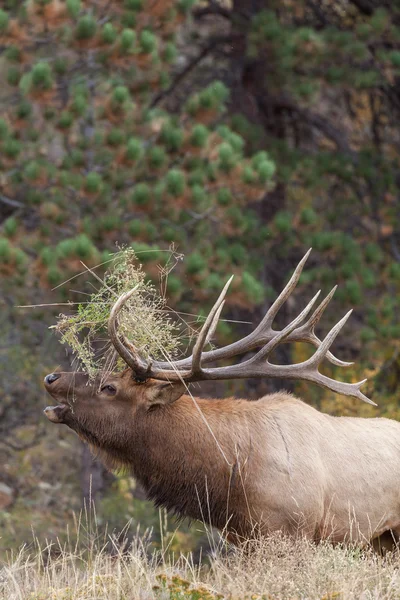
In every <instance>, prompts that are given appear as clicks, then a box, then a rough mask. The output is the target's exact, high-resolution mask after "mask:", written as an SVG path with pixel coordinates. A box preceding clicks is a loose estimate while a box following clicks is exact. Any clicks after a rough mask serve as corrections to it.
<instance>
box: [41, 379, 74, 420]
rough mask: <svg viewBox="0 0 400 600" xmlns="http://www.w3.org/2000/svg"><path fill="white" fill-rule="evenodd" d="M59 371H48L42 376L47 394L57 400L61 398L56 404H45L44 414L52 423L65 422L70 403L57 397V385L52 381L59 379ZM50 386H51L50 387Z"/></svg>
mask: <svg viewBox="0 0 400 600" xmlns="http://www.w3.org/2000/svg"><path fill="white" fill-rule="evenodd" d="M60 377H61V373H50V374H49V375H46V377H45V378H44V386H45V388H46V390H47V391H48V392H49V394H50V395H51V396H52V397H53V398H54V399H55V400H57V401H59V400H61V402H60V404H58V405H57V406H47V407H46V408H45V409H44V414H45V415H46V417H47V418H48V419H49V421H51V422H52V423H65V420H64V417H65V415H66V413H67V412H69V411H70V410H71V408H70V405H69V404H68V402H66V401H65V400H64V399H63V398H57V389H56V388H57V386H54V382H55V381H57V380H58V379H60ZM51 386H53V387H52V388H51Z"/></svg>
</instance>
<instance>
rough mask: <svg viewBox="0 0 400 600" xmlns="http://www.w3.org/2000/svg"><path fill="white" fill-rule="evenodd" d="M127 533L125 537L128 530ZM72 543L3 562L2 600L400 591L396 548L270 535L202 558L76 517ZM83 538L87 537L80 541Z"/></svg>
mask: <svg viewBox="0 0 400 600" xmlns="http://www.w3.org/2000/svg"><path fill="white" fill-rule="evenodd" d="M125 539H128V538H127V537H126V538H125ZM74 540H75V541H74V542H72V541H69V542H67V543H66V544H64V545H61V544H60V543H58V544H57V543H47V544H44V545H42V544H40V543H39V541H38V540H37V539H35V540H34V542H33V543H32V545H31V546H26V547H24V548H22V549H20V550H19V551H18V552H17V553H15V554H13V555H11V556H10V557H9V560H8V561H7V563H5V564H2V565H0V598H1V599H4V600H28V599H29V600H200V599H202V600H216V599H217V598H218V599H222V598H230V599H238V600H239V599H241V600H242V599H245V598H247V599H249V600H250V599H253V600H254V599H259V598H265V599H266V600H267V599H268V600H275V599H276V600H278V599H291V600H294V599H307V600H314V599H315V600H317V599H318V600H322V599H324V600H328V599H333V598H337V599H339V598H340V599H344V600H347V599H354V600H373V599H374V600H378V599H379V600H389V599H398V598H400V569H399V567H400V562H399V559H400V553H399V552H398V551H396V552H393V553H389V554H387V555H386V556H385V557H381V556H378V555H377V554H376V553H374V552H373V551H372V550H368V549H367V550H365V549H360V548H357V547H338V546H336V547H333V546H332V545H331V544H329V543H322V544H319V545H318V546H316V545H314V544H312V543H311V542H308V541H306V540H303V539H298V540H293V539H287V538H284V537H282V536H280V535H274V536H271V537H270V538H269V539H264V540H260V541H256V542H254V543H252V545H251V549H249V548H241V549H237V548H227V547H226V546H225V545H224V543H223V542H222V541H221V542H213V544H214V545H213V555H212V556H211V557H204V559H203V560H202V561H201V563H200V565H199V564H195V563H194V561H193V558H192V557H191V556H190V555H189V556H184V555H181V556H177V557H173V556H172V557H171V554H170V553H169V552H168V548H164V547H163V548H162V549H161V550H158V551H150V545H149V537H148V536H146V535H145V536H144V537H140V536H138V535H137V536H136V535H135V536H133V538H132V537H131V538H130V543H129V544H130V545H129V547H127V546H126V544H124V543H121V536H118V538H116V537H114V536H113V535H106V536H103V537H102V538H100V537H99V536H98V535H97V533H96V527H95V526H94V527H93V526H92V523H89V527H87V526H86V525H83V524H82V522H81V521H80V522H79V523H78V536H77V537H75V538H74ZM83 541H84V544H83V543H82V542H83Z"/></svg>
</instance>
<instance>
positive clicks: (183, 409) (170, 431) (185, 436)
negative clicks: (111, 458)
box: [126, 396, 254, 531]
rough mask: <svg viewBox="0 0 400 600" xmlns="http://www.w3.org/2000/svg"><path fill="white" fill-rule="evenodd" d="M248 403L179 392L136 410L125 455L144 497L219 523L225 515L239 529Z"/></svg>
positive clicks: (243, 508) (248, 441)
mask: <svg viewBox="0 0 400 600" xmlns="http://www.w3.org/2000/svg"><path fill="white" fill-rule="evenodd" d="M195 403H197V407H198V408H197V407H196V404H195ZM239 404H240V406H239ZM251 404H252V403H250V402H247V401H245V400H237V399H236V400H232V399H224V400H207V399H198V398H196V399H194V400H193V398H191V397H190V396H182V397H181V398H180V399H179V400H177V401H176V402H174V403H173V404H171V405H168V406H160V407H158V408H156V409H154V410H152V411H145V410H144V409H143V410H141V411H139V412H138V413H136V416H135V423H134V432H133V436H132V443H133V447H131V448H130V451H129V456H127V457H126V458H127V463H128V464H129V467H130V469H131V470H132V472H133V474H134V476H135V477H136V478H137V479H138V480H139V481H140V483H141V484H142V485H143V487H144V489H145V490H146V492H147V494H148V496H149V498H150V499H152V500H154V501H155V503H156V504H157V505H158V506H163V507H165V508H166V509H168V510H169V511H173V512H174V513H175V514H177V515H180V516H183V515H185V516H189V517H191V518H194V519H200V520H203V521H205V522H208V523H210V524H212V525H213V526H216V527H219V528H223V527H225V526H226V524H227V522H228V521H229V527H230V528H233V529H235V530H236V531H239V530H241V529H243V523H242V521H244V520H246V519H247V516H246V515H247V514H248V509H247V502H246V489H245V488H246V478H247V473H248V470H249V467H250V465H251V458H252V456H251V455H252V447H251V445H252V436H251V430H252V429H253V426H254V424H253V423H252V422H251V421H252V415H253V412H252V411H251V410H248V409H249V408H250V406H251ZM246 409H247V410H246ZM200 411H201V413H200Z"/></svg>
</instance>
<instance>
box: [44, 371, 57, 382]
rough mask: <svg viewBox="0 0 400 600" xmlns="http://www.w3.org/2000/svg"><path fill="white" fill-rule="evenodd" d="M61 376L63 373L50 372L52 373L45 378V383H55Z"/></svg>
mask: <svg viewBox="0 0 400 600" xmlns="http://www.w3.org/2000/svg"><path fill="white" fill-rule="evenodd" d="M60 377H61V373H50V375H46V377H45V378H44V381H45V383H53V382H54V381H56V380H57V379H59V378H60Z"/></svg>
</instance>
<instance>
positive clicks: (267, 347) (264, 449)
mask: <svg viewBox="0 0 400 600" xmlns="http://www.w3.org/2000/svg"><path fill="white" fill-rule="evenodd" d="M307 256H308V254H307V255H306V256H305V257H304V259H303V260H302V261H301V262H300V264H299V266H298V267H297V269H296V271H295V273H294V274H293V276H292V279H291V280H290V282H289V283H288V285H287V286H286V288H285V289H284V291H283V292H282V294H281V295H280V296H279V298H278V299H277V300H276V301H275V302H274V304H273V305H272V306H271V308H270V309H269V311H268V313H267V315H266V316H265V317H264V319H263V321H262V322H261V323H260V325H259V326H258V327H257V328H256V330H255V331H254V332H253V333H252V334H250V335H249V336H247V337H246V338H244V339H243V340H240V341H239V342H235V343H233V344H231V345H229V346H226V347H223V348H219V349H216V350H212V351H209V352H204V351H203V348H204V345H205V344H206V342H207V341H208V339H209V337H210V335H211V333H212V332H213V331H214V330H215V327H216V324H217V321H218V318H219V315H220V312H221V309H222V305H223V301H224V297H225V294H226V288H225V289H224V291H223V292H222V294H221V296H220V298H219V299H218V301H217V302H216V304H215V305H214V307H213V309H212V310H211V312H210V315H209V317H208V318H207V320H206V322H205V324H204V326H203V328H202V331H201V332H200V334H199V338H198V340H197V342H196V344H195V347H194V349H193V354H192V356H191V357H190V358H187V359H183V360H181V361H175V362H174V363H170V362H167V363H163V362H152V363H147V362H146V361H144V360H143V359H142V358H141V357H140V356H139V355H138V353H137V352H136V350H135V349H134V347H133V346H132V344H130V343H129V342H128V341H127V340H126V339H125V338H124V337H123V336H122V335H121V334H119V333H118V331H117V317H118V313H119V311H120V310H122V309H123V306H124V304H125V302H126V300H127V298H128V297H129V293H128V294H125V295H124V296H122V297H121V298H119V300H118V301H117V302H116V304H115V306H114V308H113V310H112V311H111V314H110V320H109V333H110V338H111V341H112V342H113V344H114V346H115V348H116V350H117V352H118V353H119V354H120V355H121V356H122V357H123V358H124V360H125V361H126V363H127V365H128V368H127V369H126V370H125V371H124V372H122V373H114V374H108V375H104V374H102V375H99V378H98V380H95V381H89V380H88V377H87V376H86V375H85V374H83V373H79V372H75V373H52V374H50V375H47V377H46V378H45V387H46V389H47V390H48V392H49V393H50V394H51V396H52V397H53V398H54V399H55V400H56V402H58V403H59V404H58V405H57V406H55V407H48V408H47V409H46V411H45V412H46V415H47V417H48V418H49V420H50V421H53V422H55V423H64V424H66V425H67V426H69V427H70V428H71V429H73V430H74V431H76V433H77V434H78V435H79V436H80V437H82V438H83V439H84V440H85V441H86V442H87V443H88V444H89V445H90V446H91V448H92V449H93V450H94V451H95V452H96V453H98V454H99V455H100V457H101V458H102V460H103V461H104V463H105V464H106V465H107V466H108V467H109V468H111V469H112V468H117V467H121V466H123V467H126V468H128V469H129V470H130V471H131V472H132V473H133V475H134V476H135V477H136V478H137V479H138V480H139V481H140V483H141V484H142V485H143V487H144V489H145V490H146V492H147V494H148V496H149V498H151V499H153V500H154V501H155V502H156V504H157V505H159V506H164V507H166V508H167V509H168V510H171V511H173V512H175V513H177V514H178V515H181V516H188V517H191V518H195V519H199V520H202V521H204V522H207V523H209V524H211V525H213V526H215V527H217V528H219V529H221V530H224V531H226V532H227V533H228V535H229V538H230V539H231V540H232V541H234V542H238V541H240V540H243V539H244V540H245V539H249V538H251V537H252V536H255V535H259V534H263V535H264V534H268V533H270V532H273V531H279V530H280V531H283V532H285V533H287V534H290V535H304V536H306V537H308V538H310V539H313V540H315V541H318V540H321V539H331V540H332V541H356V542H362V543H365V542H369V541H371V540H373V539H374V538H378V537H379V536H382V535H383V534H385V532H391V535H393V536H394V538H395V539H397V537H398V536H399V535H400V483H399V482H400V424H399V423H397V422H396V421H393V420H390V419H382V418H374V419H362V418H350V417H332V416H329V415H326V414H323V413H320V412H318V411H317V410H315V409H314V408H312V407H310V406H308V405H307V404H305V403H304V402H302V401H301V400H299V399H297V398H295V397H293V396H291V395H290V394H287V393H283V392H281V393H276V394H271V395H268V396H265V397H263V398H260V399H259V400H257V401H247V400H241V399H234V398H226V399H201V398H194V397H193V396H192V395H191V394H188V393H187V384H188V383H190V382H192V381H201V380H205V379H228V378H233V377H242V378H244V377H262V376H270V377H296V378H301V379H306V380H309V381H313V382H316V383H318V384H319V385H322V386H324V387H327V388H329V389H331V390H334V391H336V392H339V393H342V394H346V395H350V396H354V397H357V398H360V399H362V400H365V401H367V402H371V401H370V400H368V398H366V396H364V395H363V394H362V392H361V391H360V386H361V385H362V383H363V382H360V383H357V384H348V383H340V382H337V381H335V380H332V379H330V378H328V377H326V376H324V375H322V374H321V373H319V371H318V366H319V364H320V363H321V361H322V360H323V358H324V357H327V358H328V359H329V360H330V361H331V362H333V363H335V364H340V365H343V366H344V365H346V364H347V363H343V362H342V361H340V360H338V359H337V358H336V357H335V356H334V355H333V354H331V353H330V352H329V347H330V346H331V344H332V342H333V340H334V339H335V337H336V335H337V334H338V333H339V331H340V329H341V327H342V326H343V324H344V322H345V320H346V319H347V317H348V315H346V317H345V318H344V319H342V320H341V321H340V322H339V323H338V324H337V325H336V326H335V327H334V328H333V329H332V330H331V332H330V333H329V334H328V335H327V337H326V338H325V340H323V341H322V342H321V341H320V340H319V339H318V338H317V337H316V335H315V333H314V326H315V324H316V323H317V322H318V320H319V319H320V317H321V315H322V313H323V310H324V309H325V307H326V305H327V304H328V302H329V301H330V299H331V297H332V293H331V294H329V296H328V297H327V298H326V299H325V300H324V301H323V302H322V303H321V304H320V306H319V307H318V308H317V309H316V310H315V311H314V313H313V314H312V315H311V317H308V320H306V319H307V316H308V314H309V312H310V311H311V308H312V305H313V304H314V302H315V300H316V298H314V299H313V300H312V301H311V302H310V303H309V305H308V306H307V307H306V309H304V310H303V311H302V313H301V314H300V315H299V317H297V319H295V320H294V321H293V322H292V323H291V324H290V325H288V326H287V327H286V328H285V329H283V330H282V331H279V332H277V331H275V330H273V329H272V321H273V320H274V318H275V315H276V313H277V311H278V310H279V308H280V307H281V306H282V304H283V302H284V301H285V300H286V299H287V297H288V296H289V294H290V293H291V292H292V290H293V288H294V286H295V285H296V283H297V281H298V278H299V276H300V273H301V270H302V268H303V265H304V262H305V260H306V258H307ZM226 287H227V286H226ZM290 341H305V342H308V343H312V344H313V345H315V346H316V347H317V350H316V352H315V353H314V355H313V356H312V357H311V358H310V359H309V360H307V361H305V362H303V363H299V364H296V365H288V366H278V365H273V364H271V363H269V362H268V356H269V354H270V353H271V352H272V351H273V350H274V349H275V348H276V346H277V345H278V344H280V343H282V342H290ZM256 348H259V350H258V352H256V353H255V354H254V356H253V357H252V358H250V359H248V360H246V361H244V362H242V363H240V364H239V365H232V366H228V367H214V368H205V367H204V365H205V364H207V363H210V362H214V361H216V360H218V359H221V358H229V357H232V356H234V355H236V354H241V353H244V352H247V351H249V350H252V349H256ZM260 348H261V349H260Z"/></svg>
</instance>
